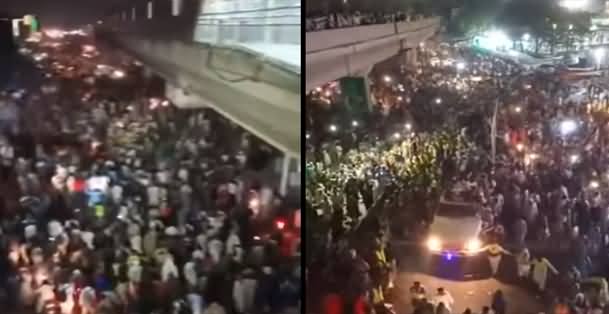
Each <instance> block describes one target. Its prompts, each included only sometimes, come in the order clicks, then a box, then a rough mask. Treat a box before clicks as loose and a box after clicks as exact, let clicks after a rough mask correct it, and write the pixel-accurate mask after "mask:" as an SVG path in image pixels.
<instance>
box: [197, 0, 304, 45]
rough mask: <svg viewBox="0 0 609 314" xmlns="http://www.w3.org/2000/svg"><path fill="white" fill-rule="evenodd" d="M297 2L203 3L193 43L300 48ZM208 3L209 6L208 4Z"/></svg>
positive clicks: (255, 0)
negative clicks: (249, 44) (273, 45)
mask: <svg viewBox="0 0 609 314" xmlns="http://www.w3.org/2000/svg"><path fill="white" fill-rule="evenodd" d="M300 2H301V1H300V0H248V1H236V2H235V1H233V2H231V5H230V6H227V4H226V3H227V2H220V1H215V2H214V1H210V2H207V1H204V2H203V7H202V10H201V12H202V13H201V14H199V16H198V19H197V23H196V26H195V41H198V42H204V43H211V44H231V43H239V44H247V43H253V44H260V43H266V44H279V45H300V37H301V36H300V30H301V3H300ZM208 3H209V4H208Z"/></svg>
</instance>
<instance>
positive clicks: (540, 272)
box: [532, 256, 558, 292]
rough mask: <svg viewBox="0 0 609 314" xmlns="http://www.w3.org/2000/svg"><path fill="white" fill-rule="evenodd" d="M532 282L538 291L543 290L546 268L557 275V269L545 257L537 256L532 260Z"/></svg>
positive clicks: (546, 274) (546, 276)
mask: <svg viewBox="0 0 609 314" xmlns="http://www.w3.org/2000/svg"><path fill="white" fill-rule="evenodd" d="M532 266H533V282H535V284H536V286H537V288H538V289H539V291H540V292H543V291H545V289H546V283H547V280H548V270H550V271H551V272H552V273H553V274H554V275H558V270H556V268H555V267H554V265H552V264H551V263H550V261H548V260H547V259H546V258H545V257H541V256H537V257H536V258H535V260H534V261H533V265H532Z"/></svg>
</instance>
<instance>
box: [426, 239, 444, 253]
mask: <svg viewBox="0 0 609 314" xmlns="http://www.w3.org/2000/svg"><path fill="white" fill-rule="evenodd" d="M426 244H427V248H428V249H429V250H430V251H434V252H437V251H441V250H442V242H441V241H440V239H438V238H436V237H430V238H429V239H427V243H426Z"/></svg>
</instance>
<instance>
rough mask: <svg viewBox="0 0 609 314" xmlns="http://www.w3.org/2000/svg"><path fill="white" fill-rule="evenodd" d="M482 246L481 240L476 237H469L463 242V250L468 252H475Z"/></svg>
mask: <svg viewBox="0 0 609 314" xmlns="http://www.w3.org/2000/svg"><path fill="white" fill-rule="evenodd" d="M480 248H482V242H480V240H478V239H471V240H469V241H467V243H465V250H466V251H467V252H468V253H477V252H478V251H480Z"/></svg>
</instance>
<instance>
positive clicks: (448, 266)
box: [392, 245, 543, 314]
mask: <svg viewBox="0 0 609 314" xmlns="http://www.w3.org/2000/svg"><path fill="white" fill-rule="evenodd" d="M395 254H396V258H397V259H398V274H397V276H396V279H395V281H394V282H395V288H394V292H393V293H392V301H393V303H394V306H395V310H396V312H397V313H398V314H410V313H412V312H413V308H412V306H411V304H410V294H409V292H408V290H409V288H410V287H411V286H412V284H413V282H415V281H419V282H421V284H423V286H425V289H426V290H427V293H428V294H432V293H435V291H436V289H437V288H440V287H443V288H445V289H446V290H448V291H449V292H450V293H451V294H452V296H453V298H454V299H455V304H454V308H453V309H452V313H453V314H460V313H463V311H465V309H466V308H468V307H469V308H470V309H471V310H472V311H473V312H474V313H479V312H480V311H481V309H482V307H483V306H488V305H490V302H491V296H492V294H493V293H494V292H495V291H496V290H498V289H501V290H502V291H503V293H504V295H505V296H506V300H507V308H508V311H507V313H508V314H526V313H538V312H540V311H542V310H543V306H542V303H541V299H539V298H538V297H537V296H536V295H535V293H534V292H533V290H529V289H527V288H523V287H521V286H520V285H516V284H507V283H505V282H502V281H498V280H496V279H491V278H489V276H488V266H487V262H486V260H485V259H484V258H480V259H478V260H475V261H471V260H470V261H467V262H465V263H466V264H467V265H469V266H470V269H478V270H480V271H479V272H477V273H475V274H474V275H472V276H471V277H470V276H468V278H467V279H463V278H456V277H460V276H459V275H458V274H457V272H458V270H462V269H463V268H461V267H463V265H464V263H463V261H461V262H460V261H458V260H457V259H451V260H446V259H433V260H430V259H424V258H420V257H418V256H420V253H418V252H416V249H413V248H408V247H404V246H403V245H402V246H400V245H398V246H396V247H395ZM504 264H507V263H504ZM472 266H473V267H472ZM502 268H503V270H504V272H509V265H502ZM514 274H515V272H514ZM508 275H509V274H508ZM451 277H452V278H451ZM512 277H515V276H512Z"/></svg>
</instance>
